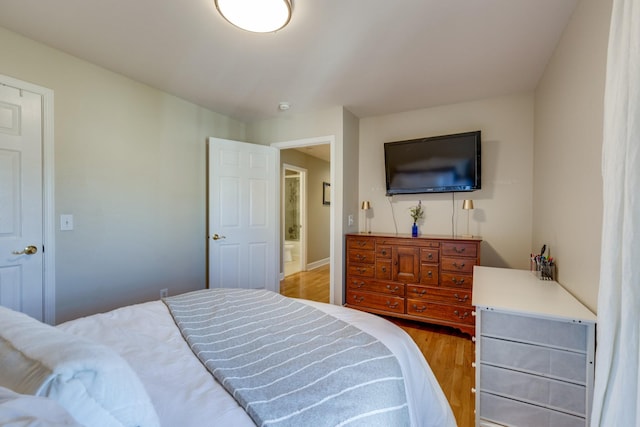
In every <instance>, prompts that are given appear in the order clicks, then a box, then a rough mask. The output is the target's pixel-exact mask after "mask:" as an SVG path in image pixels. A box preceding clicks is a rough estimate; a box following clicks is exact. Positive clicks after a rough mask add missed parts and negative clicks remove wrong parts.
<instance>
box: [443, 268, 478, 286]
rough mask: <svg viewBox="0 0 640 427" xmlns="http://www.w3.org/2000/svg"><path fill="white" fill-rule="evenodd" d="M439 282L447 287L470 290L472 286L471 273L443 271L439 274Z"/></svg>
mask: <svg viewBox="0 0 640 427" xmlns="http://www.w3.org/2000/svg"><path fill="white" fill-rule="evenodd" d="M440 284H441V285H442V286H446V287H448V288H456V289H469V290H470V289H472V288H473V275H470V274H456V273H447V272H444V271H443V272H442V274H441V275H440Z"/></svg>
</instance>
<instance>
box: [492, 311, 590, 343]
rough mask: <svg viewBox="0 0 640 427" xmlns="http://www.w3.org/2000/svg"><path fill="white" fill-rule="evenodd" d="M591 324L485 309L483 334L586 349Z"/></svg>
mask: <svg viewBox="0 0 640 427" xmlns="http://www.w3.org/2000/svg"><path fill="white" fill-rule="evenodd" d="M587 333H588V326H587V325H586V324H584V323H572V322H560V321H557V320H550V319H543V318H540V317H530V316H519V315H516V314H508V313H501V312H498V311H490V310H483V311H482V334H483V335H490V336H494V337H497V338H506V339H513V340H516V341H526V342H530V343H536V344H542V345H547V346H554V347H559V348H564V349H570V350H576V351H584V349H585V348H587Z"/></svg>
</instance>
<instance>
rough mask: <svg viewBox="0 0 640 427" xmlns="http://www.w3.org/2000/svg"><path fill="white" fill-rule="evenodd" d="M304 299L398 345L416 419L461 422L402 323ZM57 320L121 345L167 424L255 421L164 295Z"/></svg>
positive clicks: (429, 423) (417, 422)
mask: <svg viewBox="0 0 640 427" xmlns="http://www.w3.org/2000/svg"><path fill="white" fill-rule="evenodd" d="M299 301H301V302H303V303H306V304H309V305H311V306H313V307H316V308H318V309H320V310H323V311H325V312H327V313H329V314H332V315H333V316H335V317H338V318H340V319H342V320H344V321H346V322H348V323H351V324H353V325H354V326H356V327H358V328H360V329H362V330H363V331H365V332H367V333H369V334H370V335H372V336H374V337H376V338H377V339H379V340H380V341H381V342H383V343H384V344H385V345H386V346H387V347H388V348H389V349H390V350H391V352H392V353H393V354H394V355H395V356H396V358H397V359H398V361H399V363H400V366H401V369H402V372H403V374H404V377H405V387H406V389H407V399H408V401H409V406H410V415H411V421H412V425H413V426H416V427H418V426H424V427H449V426H455V425H456V422H455V418H454V416H453V413H452V411H451V408H450V406H449V403H448V402H447V399H446V398H445V396H444V394H443V392H442V390H441V389H440V386H439V385H438V382H437V380H436V379H435V376H434V375H433V372H432V371H431V368H430V367H429V366H428V365H427V363H426V361H425V360H424V357H423V355H422V353H421V352H420V350H419V349H418V347H417V346H416V345H415V343H414V342H413V341H412V340H411V337H409V336H408V335H407V334H406V333H405V332H404V331H403V330H402V329H400V328H398V327H397V326H396V325H394V324H392V323H390V322H388V321H386V320H384V319H382V318H380V317H377V316H373V315H371V314H368V313H364V312H361V311H357V310H352V309H348V308H344V307H340V306H336V305H330V304H323V303H317V302H313V301H307V300H299ZM58 327H59V328H60V329H62V330H64V331H67V332H71V333H74V334H76V335H80V336H84V337H87V338H90V339H93V340H95V341H97V342H100V343H102V344H105V345H107V346H109V347H111V348H113V349H115V350H116V351H117V352H118V353H120V354H121V355H122V356H123V357H124V358H125V359H126V360H127V361H128V362H129V364H130V365H131V367H132V368H133V370H134V371H135V372H136V373H137V374H138V376H139V378H140V380H141V381H142V383H143V384H144V386H145V388H146V390H147V393H148V394H149V396H150V398H151V401H152V402H153V404H154V406H155V408H156V411H157V413H158V416H159V418H160V422H161V424H162V425H163V426H166V427H173V426H181V427H190V426H193V427H196V426H197V427H201V426H212V427H213V426H225V427H227V426H234V427H236V426H237V427H243V426H254V423H253V421H252V420H251V418H250V417H249V416H248V415H247V414H246V413H245V412H244V410H243V409H242V408H241V407H240V406H239V405H238V404H237V403H236V401H235V400H234V399H233V398H232V397H231V396H230V395H229V394H228V393H227V392H226V391H225V390H224V388H222V387H221V386H220V385H219V384H218V383H217V382H216V380H215V379H214V378H213V377H212V376H211V374H210V373H209V372H208V371H207V369H206V368H205V367H204V366H203V365H202V363H200V361H199V360H198V359H197V358H196V357H195V355H194V354H193V352H192V351H191V350H190V349H189V347H188V345H187V344H186V342H185V341H184V339H183V338H182V335H181V334H180V331H179V330H178V328H177V327H176V325H175V323H174V322H173V318H172V317H171V314H169V311H168V310H167V307H166V306H165V304H164V303H163V302H161V301H153V302H148V303H144V304H137V305H132V306H127V307H123V308H120V309H117V310H113V311H110V312H108V313H103V314H97V315H94V316H89V317H84V318H80V319H76V320H72V321H69V322H66V323H63V324H61V325H58Z"/></svg>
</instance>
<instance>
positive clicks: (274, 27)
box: [215, 0, 291, 33]
mask: <svg viewBox="0 0 640 427" xmlns="http://www.w3.org/2000/svg"><path fill="white" fill-rule="evenodd" d="M215 3H216V8H217V9H218V12H220V15H222V17H223V18H224V19H226V20H227V21H229V22H230V23H231V24H233V25H235V26H236V27H238V28H242V29H243V30H247V31H251V32H254V33H270V32H273V31H278V30H279V29H281V28H283V27H284V26H285V25H287V24H288V23H289V20H290V19H291V0H215Z"/></svg>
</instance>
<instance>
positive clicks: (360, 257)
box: [356, 254, 367, 261]
mask: <svg viewBox="0 0 640 427" xmlns="http://www.w3.org/2000/svg"><path fill="white" fill-rule="evenodd" d="M356 258H357V259H358V261H364V260H365V259H367V256H366V255H361V254H358V255H356Z"/></svg>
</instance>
